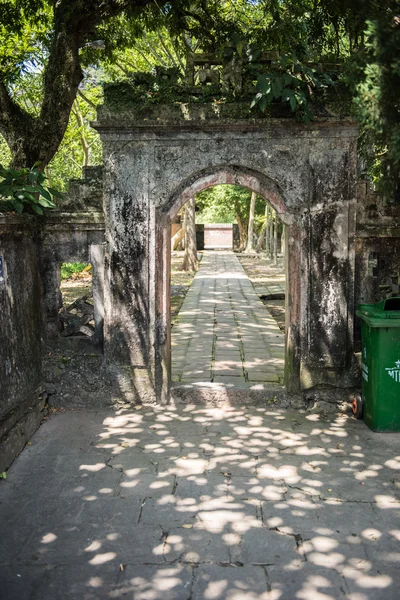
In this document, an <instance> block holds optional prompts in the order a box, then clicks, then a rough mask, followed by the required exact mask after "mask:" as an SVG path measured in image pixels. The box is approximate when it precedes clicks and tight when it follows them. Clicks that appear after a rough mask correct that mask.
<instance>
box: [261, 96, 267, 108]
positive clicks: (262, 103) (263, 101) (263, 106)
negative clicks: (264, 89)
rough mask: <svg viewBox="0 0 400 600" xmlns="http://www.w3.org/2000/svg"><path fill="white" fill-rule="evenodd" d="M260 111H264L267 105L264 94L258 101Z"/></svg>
mask: <svg viewBox="0 0 400 600" xmlns="http://www.w3.org/2000/svg"><path fill="white" fill-rule="evenodd" d="M259 106H260V110H261V112H265V109H266V108H267V106H268V102H267V99H266V97H265V96H263V97H262V98H261V100H260V102H259Z"/></svg>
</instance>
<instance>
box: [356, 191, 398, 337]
mask: <svg viewBox="0 0 400 600" xmlns="http://www.w3.org/2000/svg"><path fill="white" fill-rule="evenodd" d="M357 203H358V205H357V236H356V286H355V298H356V305H357V304H360V303H373V302H379V301H380V300H383V299H384V298H388V297H390V296H391V295H394V294H395V295H400V204H394V203H392V204H389V203H387V202H385V201H384V199H383V198H382V196H380V195H379V194H378V193H376V192H374V191H372V190H371V189H370V187H369V185H368V183H367V182H360V183H359V184H358V186H357ZM355 335H356V340H357V342H359V340H360V323H359V321H358V319H357V320H356V327H355Z"/></svg>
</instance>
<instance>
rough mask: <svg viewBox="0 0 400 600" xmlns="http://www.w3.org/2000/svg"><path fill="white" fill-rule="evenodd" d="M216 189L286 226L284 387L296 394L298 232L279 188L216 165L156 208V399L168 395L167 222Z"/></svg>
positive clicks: (250, 172) (254, 174)
mask: <svg viewBox="0 0 400 600" xmlns="http://www.w3.org/2000/svg"><path fill="white" fill-rule="evenodd" d="M219 184H232V185H240V186H243V187H246V188H248V189H250V190H252V191H255V192H257V193H258V194H260V195H261V196H262V197H263V198H265V199H266V200H267V201H268V202H270V203H271V205H272V206H273V208H274V209H275V210H276V211H277V213H278V215H279V217H280V219H281V220H282V221H283V222H284V223H285V224H286V226H287V235H286V285H287V292H286V320H287V326H286V328H285V348H286V352H285V354H286V356H285V387H286V389H288V390H291V391H297V390H298V386H299V384H298V381H299V377H300V364H299V360H298V354H299V353H298V348H297V346H298V343H299V341H298V340H299V331H300V327H301V323H300V320H301V314H300V311H299V307H300V305H301V294H302V288H301V281H300V261H299V252H298V242H299V240H300V238H301V230H300V229H299V227H298V225H297V224H296V220H295V219H294V216H293V215H292V214H291V213H289V212H288V210H287V207H286V204H285V201H284V195H283V192H282V190H281V188H280V186H279V185H278V184H277V183H276V182H275V181H274V180H273V179H272V178H270V177H268V176H267V175H265V174H263V173H261V172H258V171H256V170H254V169H250V168H248V167H242V166H238V165H221V164H219V165H216V166H214V167H208V168H206V169H202V170H200V171H197V172H194V173H193V174H192V175H190V176H189V177H188V178H186V179H185V180H184V181H182V182H180V183H179V184H178V186H176V188H175V189H174V190H173V192H172V193H171V194H170V196H169V197H168V198H167V199H166V201H165V202H164V203H163V204H161V206H159V207H158V209H157V211H156V217H155V221H156V223H157V233H156V239H155V246H156V247H155V255H156V256H157V259H158V266H159V268H158V270H157V271H158V277H157V279H156V287H155V296H156V299H155V303H156V306H157V307H158V310H159V313H158V326H157V331H158V332H159V333H160V332H164V334H163V335H161V336H160V337H159V338H158V340H157V342H156V344H155V348H156V357H155V358H156V360H155V363H156V365H158V370H157V368H156V371H155V373H156V377H155V378H156V380H157V381H159V382H160V392H159V394H160V397H161V398H162V399H164V400H167V399H168V397H169V389H170V371H171V338H170V330H171V323H170V269H171V244H170V239H171V221H172V219H173V217H174V216H175V215H176V213H177V212H178V211H179V209H180V208H181V207H182V206H183V205H184V204H185V202H187V200H189V199H190V198H191V197H193V195H194V194H196V193H198V192H200V191H202V190H204V189H207V188H209V187H213V186H215V185H219Z"/></svg>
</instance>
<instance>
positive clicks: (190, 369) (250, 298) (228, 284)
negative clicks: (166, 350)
mask: <svg viewBox="0 0 400 600" xmlns="http://www.w3.org/2000/svg"><path fill="white" fill-rule="evenodd" d="M284 350H285V341H284V336H283V334H282V332H281V331H280V329H279V327H278V325H277V324H276V322H275V320H274V319H273V317H272V316H271V314H270V313H269V312H268V311H267V310H266V309H265V307H264V305H263V304H262V302H261V301H260V300H259V298H258V296H257V294H256V292H255V291H254V289H253V286H252V284H251V282H250V281H249V279H248V277H247V275H246V274H245V272H244V270H243V268H242V266H241V265H240V263H239V261H238V259H237V258H236V256H235V255H234V254H233V252H229V251H224V252H221V251H220V252H211V251H210V252H205V253H204V256H203V259H202V261H201V263H200V269H199V271H198V272H197V274H196V276H195V278H194V280H193V283H192V286H191V287H190V289H189V291H188V293H187V295H186V298H185V301H184V303H183V306H182V308H181V310H180V312H179V315H178V317H177V319H176V320H175V324H174V326H173V328H172V379H173V381H174V382H180V383H182V384H185V383H201V382H213V383H216V384H221V385H227V386H234V387H252V386H254V385H256V384H260V383H261V384H264V383H274V384H282V383H283V372H284Z"/></svg>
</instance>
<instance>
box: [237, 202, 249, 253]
mask: <svg viewBox="0 0 400 600" xmlns="http://www.w3.org/2000/svg"><path fill="white" fill-rule="evenodd" d="M235 213H236V221H237V224H238V228H239V238H240V244H239V252H243V249H244V248H245V247H246V244H247V228H246V225H245V223H244V222H243V219H242V217H241V215H240V211H239V204H238V202H237V200H235Z"/></svg>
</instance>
